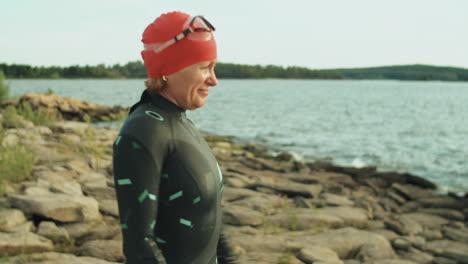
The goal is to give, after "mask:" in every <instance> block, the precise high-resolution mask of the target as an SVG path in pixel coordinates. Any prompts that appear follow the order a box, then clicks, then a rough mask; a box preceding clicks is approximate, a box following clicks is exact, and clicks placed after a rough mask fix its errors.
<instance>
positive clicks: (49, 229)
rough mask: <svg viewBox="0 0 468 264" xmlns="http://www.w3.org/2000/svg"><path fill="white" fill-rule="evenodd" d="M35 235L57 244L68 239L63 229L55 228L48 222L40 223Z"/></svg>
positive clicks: (55, 226)
mask: <svg viewBox="0 0 468 264" xmlns="http://www.w3.org/2000/svg"><path fill="white" fill-rule="evenodd" d="M37 234H38V235H41V236H43V237H47V238H48V239H50V240H52V241H57V242H61V241H67V240H68V239H69V238H70V236H69V235H68V232H67V230H66V229H65V228H62V227H57V225H56V224H55V223H54V222H49V221H42V222H41V223H40V224H39V227H38V229H37Z"/></svg>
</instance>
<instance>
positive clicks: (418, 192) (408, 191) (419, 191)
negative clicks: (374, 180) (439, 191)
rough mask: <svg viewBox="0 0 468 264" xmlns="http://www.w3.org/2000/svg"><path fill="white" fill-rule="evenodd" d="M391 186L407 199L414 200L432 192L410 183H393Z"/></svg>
mask: <svg viewBox="0 0 468 264" xmlns="http://www.w3.org/2000/svg"><path fill="white" fill-rule="evenodd" d="M392 188H393V189H394V190H396V191H397V192H398V193H399V194H401V195H403V196H404V197H405V198H406V199H408V200H416V199H419V198H424V197H428V196H431V195H432V192H430V191H428V190H426V189H423V188H421V187H418V186H415V185H412V184H401V183H394V184H392Z"/></svg>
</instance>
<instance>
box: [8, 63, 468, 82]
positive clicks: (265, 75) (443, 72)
mask: <svg viewBox="0 0 468 264" xmlns="http://www.w3.org/2000/svg"><path fill="white" fill-rule="evenodd" d="M0 71H3V73H4V74H5V76H6V78H9V79H13V78H30V79H34V78H42V79H61V78H96V79H117V78H146V76H147V75H146V69H145V67H144V65H143V63H142V62H141V61H133V62H128V63H126V64H124V65H121V64H114V65H104V64H98V65H95V66H90V65H85V66H79V65H73V66H65V67H59V66H48V67H46V66H31V65H23V64H5V63H0ZM215 72H216V75H217V77H218V78H220V79H225V78H231V79H269V78H275V79H326V80H330V79H332V80H339V79H351V80H352V79H394V80H442V81H468V69H463V68H455V67H438V66H430V65H400V66H384V67H372V68H352V69H328V70H313V69H309V68H306V67H298V66H289V67H282V66H277V65H266V66H264V65H245V64H233V63H218V64H217V65H216V68H215Z"/></svg>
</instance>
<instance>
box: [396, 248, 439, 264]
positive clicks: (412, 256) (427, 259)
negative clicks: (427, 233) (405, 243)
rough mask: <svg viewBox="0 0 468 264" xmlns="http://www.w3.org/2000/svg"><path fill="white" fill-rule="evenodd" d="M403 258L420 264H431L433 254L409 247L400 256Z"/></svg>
mask: <svg viewBox="0 0 468 264" xmlns="http://www.w3.org/2000/svg"><path fill="white" fill-rule="evenodd" d="M401 257H402V258H404V259H405V260H411V261H414V262H415V263H420V264H432V263H433V262H432V261H433V260H434V256H432V255H430V254H428V253H426V252H423V251H420V250H418V249H415V248H409V250H408V252H407V253H405V254H403V255H402V256H401Z"/></svg>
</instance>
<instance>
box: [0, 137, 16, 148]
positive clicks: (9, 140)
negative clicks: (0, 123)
mask: <svg viewBox="0 0 468 264" xmlns="http://www.w3.org/2000/svg"><path fill="white" fill-rule="evenodd" d="M18 143H19V137H18V136H17V135H15V134H8V135H6V136H5V137H4V138H3V140H2V147H14V146H16V145H18Z"/></svg>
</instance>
